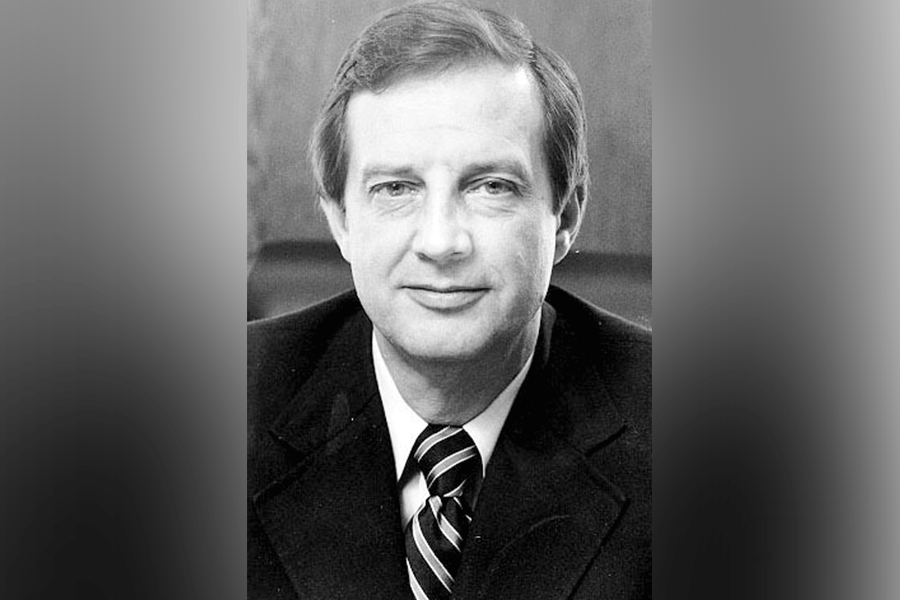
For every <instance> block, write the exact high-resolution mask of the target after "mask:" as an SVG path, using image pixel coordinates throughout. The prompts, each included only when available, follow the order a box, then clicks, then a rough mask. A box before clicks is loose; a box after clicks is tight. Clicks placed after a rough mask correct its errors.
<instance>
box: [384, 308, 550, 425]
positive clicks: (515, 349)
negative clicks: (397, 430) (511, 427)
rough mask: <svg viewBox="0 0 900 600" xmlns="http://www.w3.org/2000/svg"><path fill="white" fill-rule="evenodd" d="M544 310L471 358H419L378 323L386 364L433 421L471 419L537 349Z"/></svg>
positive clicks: (409, 399) (418, 409)
mask: <svg viewBox="0 0 900 600" xmlns="http://www.w3.org/2000/svg"><path fill="white" fill-rule="evenodd" d="M540 316H541V312H540V311H538V312H537V314H536V315H535V316H534V318H533V319H532V320H531V322H529V324H528V326H527V327H525V329H524V331H522V332H521V333H520V334H519V336H518V337H517V338H515V339H514V340H512V341H511V342H509V341H504V343H500V344H496V345H495V346H496V347H492V348H491V349H490V350H488V351H486V352H483V353H481V354H479V355H478V356H476V357H473V358H470V359H460V360H431V359H419V358H416V357H412V356H409V355H408V354H405V353H403V352H402V351H400V350H399V349H397V348H396V347H395V346H393V345H392V344H391V343H390V342H389V341H388V340H387V339H386V338H385V337H384V336H382V335H381V333H380V332H379V331H378V330H377V329H376V330H375V337H376V339H377V341H378V347H379V349H380V350H381V353H382V356H383V357H384V362H385V365H387V368H388V370H389V371H390V373H391V377H393V379H394V383H396V385H397V389H398V391H399V392H400V394H401V396H403V399H404V401H405V402H406V403H407V404H408V405H409V406H410V408H412V409H413V410H414V411H415V412H416V414H418V415H419V416H420V417H422V419H424V420H425V421H427V422H429V423H436V424H441V425H463V424H465V423H468V422H469V421H471V420H472V419H474V418H475V417H477V416H478V415H479V414H481V412H482V411H484V410H485V409H486V408H487V407H488V406H490V405H491V403H492V402H493V401H494V400H495V399H496V398H497V396H499V395H500V393H501V392H502V391H503V390H504V389H506V386H508V385H509V384H510V382H511V381H512V380H513V379H514V378H515V377H516V375H518V374H519V371H521V369H522V367H523V366H524V365H525V363H526V362H527V361H528V357H529V356H531V353H532V352H533V351H534V347H535V344H536V343H537V337H538V331H539V329H540Z"/></svg>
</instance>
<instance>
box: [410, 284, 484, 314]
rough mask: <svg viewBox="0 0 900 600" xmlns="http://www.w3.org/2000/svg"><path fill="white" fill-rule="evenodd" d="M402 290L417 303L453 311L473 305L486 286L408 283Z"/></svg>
mask: <svg viewBox="0 0 900 600" xmlns="http://www.w3.org/2000/svg"><path fill="white" fill-rule="evenodd" d="M404 290H406V293H407V294H409V296H410V297H411V298H412V299H413V301H415V302H416V303H417V304H419V305H421V306H423V307H425V308H428V309H431V310H436V311H442V312H454V311H460V310H464V309H466V308H469V307H470V306H472V305H474V304H475V303H476V302H478V301H479V300H481V298H482V297H484V295H485V294H487V292H488V290H487V288H483V287H470V286H456V285H451V286H434V285H408V286H404Z"/></svg>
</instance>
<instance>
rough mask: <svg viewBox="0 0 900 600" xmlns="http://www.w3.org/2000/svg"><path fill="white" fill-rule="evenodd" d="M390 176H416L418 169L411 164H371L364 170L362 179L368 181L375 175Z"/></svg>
mask: <svg viewBox="0 0 900 600" xmlns="http://www.w3.org/2000/svg"><path fill="white" fill-rule="evenodd" d="M386 175H387V176H390V177H405V178H408V179H409V178H414V177H415V176H416V171H415V169H413V168H412V167H411V166H409V165H397V166H392V165H379V164H374V165H369V166H367V167H366V168H365V169H363V172H362V181H363V182H366V181H369V180H370V179H372V178H373V177H381V176H386Z"/></svg>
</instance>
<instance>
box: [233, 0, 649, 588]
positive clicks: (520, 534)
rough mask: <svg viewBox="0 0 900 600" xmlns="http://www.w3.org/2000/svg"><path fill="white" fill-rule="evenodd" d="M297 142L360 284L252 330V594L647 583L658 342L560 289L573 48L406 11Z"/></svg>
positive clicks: (571, 160)
mask: <svg viewBox="0 0 900 600" xmlns="http://www.w3.org/2000/svg"><path fill="white" fill-rule="evenodd" d="M311 148H312V157H313V163H314V167H315V172H316V176H317V178H318V184H319V187H320V190H321V196H320V199H319V201H320V204H321V207H322V209H323V211H324V213H325V215H326V217H327V220H328V224H329V226H330V229H331V232H332V234H333V236H334V238H335V240H336V242H337V244H338V246H339V247H340V250H341V253H342V255H343V256H344V258H345V259H346V260H347V261H348V262H349V263H350V266H351V270H352V274H353V280H354V284H355V291H354V292H352V293H348V294H345V295H342V296H339V297H337V298H334V299H331V300H329V301H326V302H324V303H322V304H319V305H316V306H314V307H311V308H309V309H306V310H304V311H301V312H298V313H295V314H291V315H287V316H283V317H278V318H275V319H270V320H266V321H262V322H258V323H256V324H254V325H252V326H251V327H250V331H249V338H248V361H249V376H248V402H249V407H248V417H249V443H248V451H249V458H248V493H249V503H248V579H249V582H248V595H249V597H251V598H449V597H451V594H452V597H454V598H638V597H649V595H650V423H649V419H650V354H651V345H650V338H649V334H648V333H647V332H645V331H644V330H641V329H639V328H637V327H636V326H633V325H630V324H628V323H626V322H624V321H623V320H621V319H619V318H617V317H614V316H612V315H610V314H608V313H605V312H603V311H601V310H600V309H597V308H595V307H593V306H590V305H588V304H587V303H585V302H583V301H581V300H579V299H577V298H575V297H574V296H571V295H569V294H567V293H566V292H564V291H562V290H560V289H557V288H552V287H550V275H551V272H552V269H553V265H554V264H556V263H558V262H559V261H561V260H562V259H563V258H564V257H565V256H566V253H567V252H568V251H569V249H570V247H571V245H572V242H573V240H574V239H575V236H576V234H577V232H578V227H579V224H580V222H581V217H582V212H583V210H584V204H585V199H586V193H587V186H588V170H587V159H586V150H585V133H584V114H583V104H582V99H581V92H580V90H579V87H578V84H577V82H576V80H575V77H574V75H573V74H572V72H571V71H570V69H569V68H568V66H567V65H566V64H565V63H564V62H563V61H562V60H561V59H560V58H558V57H557V56H556V55H555V54H553V53H551V52H550V51H548V50H546V49H543V48H541V47H540V46H538V45H537V44H535V43H534V42H533V41H532V40H531V38H530V36H529V34H528V32H527V31H526V30H525V28H524V27H523V26H522V25H521V24H520V23H518V22H516V21H514V20H511V19H509V18H507V17H505V16H502V15H500V14H497V13H494V12H491V11H486V10H481V9H475V8H470V7H467V6H463V5H458V4H448V3H421V4H413V5H410V6H407V7H403V8H400V9H396V10H394V11H391V12H389V13H387V14H386V15H384V16H383V17H382V18H381V19H379V20H378V21H377V22H376V23H374V24H373V25H371V26H370V27H369V28H368V29H367V30H366V31H364V32H363V33H362V34H361V36H360V38H359V39H358V40H357V41H356V42H354V44H353V45H352V46H351V47H350V49H349V50H348V51H347V53H346V54H345V56H344V59H343V61H342V63H341V65H340V67H339V69H338V73H337V76H336V80H335V83H334V86H333V88H332V89H331V91H330V93H329V95H328V98H327V99H326V102H325V104H324V107H323V111H322V113H321V115H320V118H319V121H318V124H317V127H316V130H315V132H314V139H313V143H312V146H311Z"/></svg>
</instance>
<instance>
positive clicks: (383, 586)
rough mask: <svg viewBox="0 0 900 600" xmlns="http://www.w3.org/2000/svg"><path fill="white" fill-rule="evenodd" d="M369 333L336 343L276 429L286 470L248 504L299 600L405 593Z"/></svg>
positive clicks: (363, 330)
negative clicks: (288, 457)
mask: <svg viewBox="0 0 900 600" xmlns="http://www.w3.org/2000/svg"><path fill="white" fill-rule="evenodd" d="M370 332H371V329H370V327H369V326H365V325H362V326H361V325H360V323H354V324H352V325H351V326H349V327H347V328H345V329H344V330H343V331H342V332H341V333H340V334H339V335H338V336H336V338H335V342H334V343H333V344H331V345H330V347H329V350H328V351H327V352H326V354H325V356H324V357H323V360H322V361H321V362H320V364H319V366H318V367H317V368H316V371H315V372H314V373H313V375H312V376H311V377H310V379H309V380H308V381H307V383H306V384H304V386H303V388H302V389H301V390H300V392H299V393H298V394H297V397H296V398H295V401H294V402H293V403H291V405H290V407H289V408H288V410H287V411H286V412H285V413H284V414H283V415H282V416H281V417H280V418H279V420H278V421H277V422H276V424H275V426H274V427H273V435H274V436H275V438H276V439H277V440H278V442H279V443H280V444H282V445H283V446H284V448H285V452H287V453H289V454H293V455H294V456H295V457H296V460H295V461H294V463H293V466H292V467H291V468H289V469H288V470H287V471H286V472H285V473H283V474H280V475H279V476H278V477H276V478H275V479H274V480H273V481H272V483H271V484H269V485H268V486H267V487H266V488H264V489H263V490H262V491H261V492H260V493H259V494H257V495H256V496H255V497H254V506H255V509H256V511H257V515H258V517H259V520H260V522H261V523H262V525H263V527H264V529H265V530H266V533H267V535H268V537H269V540H270V541H271V543H272V546H273V548H274V549H275V551H276V552H277V554H278V556H279V558H280V560H281V562H282V564H283V567H284V569H285V572H286V573H287V574H288V577H289V578H290V580H291V581H292V583H293V584H294V586H295V587H296V590H297V595H298V596H299V597H300V598H404V597H406V596H408V595H409V593H410V592H409V587H408V585H407V580H406V577H407V576H406V568H405V562H404V559H405V551H404V545H403V535H402V531H401V529H400V524H399V520H400V516H399V502H398V498H397V486H396V478H395V474H394V463H393V454H392V449H391V443H390V439H389V437H388V432H387V426H386V424H385V420H384V413H383V410H382V408H381V402H380V399H379V396H378V393H377V384H376V383H375V380H374V374H373V372H372V367H371V351H370V340H369V339H368V336H369V335H370ZM360 348H365V349H366V350H365V351H364V352H360Z"/></svg>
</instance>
